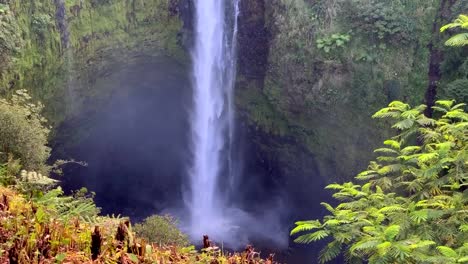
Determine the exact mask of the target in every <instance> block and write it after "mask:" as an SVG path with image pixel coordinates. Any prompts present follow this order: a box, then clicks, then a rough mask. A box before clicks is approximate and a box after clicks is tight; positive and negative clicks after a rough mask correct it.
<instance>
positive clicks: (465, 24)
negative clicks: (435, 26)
mask: <svg viewBox="0 0 468 264" xmlns="http://www.w3.org/2000/svg"><path fill="white" fill-rule="evenodd" d="M453 28H461V29H468V15H464V14H461V15H459V16H458V18H457V19H455V20H454V21H453V22H452V23H450V24H447V25H445V26H443V27H441V28H440V32H444V31H446V30H447V29H453ZM445 45H447V46H453V47H460V46H466V45H468V33H459V34H456V35H454V36H452V37H451V38H449V39H448V40H447V41H446V42H445Z"/></svg>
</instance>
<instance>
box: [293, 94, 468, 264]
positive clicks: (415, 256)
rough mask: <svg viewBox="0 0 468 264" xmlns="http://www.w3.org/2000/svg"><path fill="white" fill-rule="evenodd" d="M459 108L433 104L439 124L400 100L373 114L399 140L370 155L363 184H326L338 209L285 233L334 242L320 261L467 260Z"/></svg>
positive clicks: (467, 167) (467, 131) (467, 132)
mask: <svg viewBox="0 0 468 264" xmlns="http://www.w3.org/2000/svg"><path fill="white" fill-rule="evenodd" d="M463 106H464V104H455V102H454V101H448V100H446V101H438V102H436V106H435V107H434V108H433V109H434V111H435V112H436V113H438V115H435V116H440V118H438V119H429V118H427V117H425V116H424V114H423V111H424V109H425V106H418V107H415V108H411V107H410V106H409V105H407V104H404V103H402V102H393V103H391V104H390V105H389V107H387V108H384V109H382V110H380V111H379V112H377V113H376V114H375V115H374V117H375V118H389V119H392V120H393V121H394V122H395V124H398V125H394V127H395V128H397V129H398V134H397V135H396V136H395V137H393V138H392V139H389V140H386V141H385V142H384V145H385V147H383V148H379V149H377V150H376V151H375V153H377V154H378V155H379V156H378V157H377V158H376V160H375V161H372V162H370V164H369V167H368V169H367V170H366V171H364V172H361V173H360V174H359V175H357V177H356V179H357V180H360V181H364V184H363V185H358V184H355V183H353V182H347V183H344V184H338V183H334V184H331V185H329V186H327V189H331V190H333V191H334V192H335V193H334V194H333V195H332V196H333V197H334V198H335V199H338V200H339V201H341V203H340V204H339V205H337V206H336V207H333V206H331V205H330V204H325V203H323V205H324V206H325V207H326V209H327V210H328V211H329V212H330V215H327V216H325V217H324V218H323V220H322V221H318V220H314V221H306V222H297V223H296V225H297V226H296V228H295V229H293V232H291V234H292V235H297V234H299V233H300V232H305V233H306V234H301V235H300V236H299V237H298V238H297V239H296V242H299V243H310V242H314V241H317V240H321V239H325V238H328V239H330V238H332V241H330V242H329V244H328V245H327V247H325V248H324V249H323V251H322V252H325V253H326V254H325V255H324V256H325V257H322V258H321V259H320V261H321V262H326V261H330V260H331V259H333V258H334V257H335V256H336V254H337V252H336V250H338V248H340V249H341V250H342V251H344V252H343V253H344V254H345V256H346V260H347V262H348V263H359V262H360V261H361V262H362V261H368V263H402V264H403V263H441V262H442V263H443V262H446V263H457V262H460V261H465V258H464V257H465V256H466V255H467V254H468V252H467V250H466V249H468V247H466V248H465V247H464V244H463V243H464V242H465V241H468V234H467V233H468V232H466V230H468V228H467V227H466V226H467V225H468V197H467V196H466V194H465V195H464V194H463V193H462V190H463V188H464V187H462V186H468V182H467V175H468V162H466V160H468V153H467V152H468V151H467V145H468V144H467V142H468V140H467V137H468V122H467V120H468V115H467V114H466V113H465V112H464V111H463ZM408 120H410V121H408ZM416 134H418V135H419V136H420V137H419V138H420V143H421V144H420V145H417V146H416V145H412V143H414V138H413V139H411V135H416ZM322 223H323V224H322ZM309 232H310V233H309ZM338 245H340V246H339V247H338ZM436 247H438V249H437V250H436ZM453 252H455V253H456V256H455V254H453Z"/></svg>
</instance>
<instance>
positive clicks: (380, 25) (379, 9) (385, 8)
mask: <svg viewBox="0 0 468 264" xmlns="http://www.w3.org/2000/svg"><path fill="white" fill-rule="evenodd" d="M346 3H347V5H346V10H347V11H346V14H347V15H348V16H349V17H348V18H347V19H348V20H349V21H352V24H353V28H355V29H357V30H358V31H359V32H362V33H364V34H367V35H370V36H371V37H373V38H374V39H376V40H381V41H383V42H392V43H393V44H396V45H401V43H402V42H410V41H411V40H412V39H413V31H414V22H413V21H412V20H411V19H410V18H409V17H408V16H407V15H406V14H405V12H404V9H403V6H402V5H401V4H397V1H395V3H392V4H389V3H388V2H385V1H379V0H371V1H362V0H352V1H347V2H346Z"/></svg>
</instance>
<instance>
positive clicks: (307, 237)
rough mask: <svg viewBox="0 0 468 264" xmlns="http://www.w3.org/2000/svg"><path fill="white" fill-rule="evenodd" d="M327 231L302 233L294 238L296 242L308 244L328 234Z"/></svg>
mask: <svg viewBox="0 0 468 264" xmlns="http://www.w3.org/2000/svg"><path fill="white" fill-rule="evenodd" d="M329 235H330V233H329V231H326V230H319V231H316V232H314V233H310V234H305V235H302V236H300V237H298V238H296V239H295V240H294V242H296V243H300V244H309V243H310V242H314V241H318V240H321V239H324V238H326V237H327V236H329Z"/></svg>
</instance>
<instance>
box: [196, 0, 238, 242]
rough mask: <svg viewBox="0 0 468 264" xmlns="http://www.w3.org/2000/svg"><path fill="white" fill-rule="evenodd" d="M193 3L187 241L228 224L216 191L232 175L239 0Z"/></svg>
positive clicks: (216, 233) (220, 233) (220, 232)
mask: <svg viewBox="0 0 468 264" xmlns="http://www.w3.org/2000/svg"><path fill="white" fill-rule="evenodd" d="M194 2H195V10H196V14H195V46H194V49H193V52H192V56H193V57H192V59H193V87H194V92H193V111H192V116H191V138H192V144H193V145H192V151H193V162H192V164H191V167H190V171H189V176H190V195H189V197H187V198H188V201H187V207H188V209H189V212H190V217H191V228H190V233H191V235H192V237H193V238H201V236H202V235H203V234H209V235H210V236H213V237H215V238H216V237H217V238H218V239H223V235H224V234H225V233H224V232H225V230H226V229H227V227H226V225H228V224H227V222H228V221H229V220H228V219H227V217H226V216H225V214H224V212H225V209H226V201H225V199H224V198H223V197H224V196H223V195H222V194H221V189H225V188H223V187H221V184H222V183H226V182H229V181H226V179H225V178H227V177H229V178H232V177H233V176H232V175H230V174H232V171H233V170H232V164H233V160H232V157H231V156H232V146H233V137H234V102H233V93H234V92H233V88H234V83H235V76H236V71H235V70H236V59H235V58H236V44H235V43H236V38H237V16H238V13H239V6H238V5H239V0H199V1H194ZM226 174H227V175H226ZM223 178H224V179H223ZM223 230H224V231H223Z"/></svg>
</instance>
